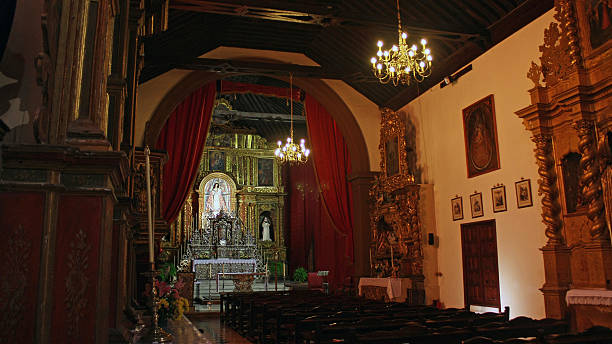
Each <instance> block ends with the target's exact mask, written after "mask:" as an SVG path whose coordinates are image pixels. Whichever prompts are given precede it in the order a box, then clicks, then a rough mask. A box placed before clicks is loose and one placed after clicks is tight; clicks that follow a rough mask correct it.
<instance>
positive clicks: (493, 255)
mask: <svg viewBox="0 0 612 344" xmlns="http://www.w3.org/2000/svg"><path fill="white" fill-rule="evenodd" d="M461 248H462V254H463V285H464V298H465V305H466V306H469V305H478V306H486V307H497V308H499V309H500V311H501V304H500V297H499V271H498V267H497V235H496V232H495V220H488V221H480V222H474V223H466V224H462V225H461Z"/></svg>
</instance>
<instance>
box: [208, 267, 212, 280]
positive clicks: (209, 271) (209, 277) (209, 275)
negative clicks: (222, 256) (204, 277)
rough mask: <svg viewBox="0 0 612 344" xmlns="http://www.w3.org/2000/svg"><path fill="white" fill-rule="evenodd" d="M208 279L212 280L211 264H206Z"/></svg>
mask: <svg viewBox="0 0 612 344" xmlns="http://www.w3.org/2000/svg"><path fill="white" fill-rule="evenodd" d="M208 279H212V264H208Z"/></svg>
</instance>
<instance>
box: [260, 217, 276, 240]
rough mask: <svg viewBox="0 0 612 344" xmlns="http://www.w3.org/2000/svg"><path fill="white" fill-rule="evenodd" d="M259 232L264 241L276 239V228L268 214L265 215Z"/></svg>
mask: <svg viewBox="0 0 612 344" xmlns="http://www.w3.org/2000/svg"><path fill="white" fill-rule="evenodd" d="M259 233H260V238H261V240H262V241H274V230H273V229H272V220H271V219H270V217H269V216H268V215H264V216H263V218H262V220H261V222H260V224H259Z"/></svg>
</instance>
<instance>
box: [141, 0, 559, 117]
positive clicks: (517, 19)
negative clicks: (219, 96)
mask: <svg viewBox="0 0 612 344" xmlns="http://www.w3.org/2000/svg"><path fill="white" fill-rule="evenodd" d="M395 6H396V5H395V1H394V0H327V1H322V0H260V1H254V0H223V1H221V0H217V1H206V0H170V8H171V10H170V14H169V18H168V20H169V23H168V30H167V31H166V32H163V33H161V34H158V35H155V36H152V37H149V38H147V39H146V41H145V68H144V69H143V72H142V74H141V80H140V81H141V82H144V81H147V80H150V79H152V78H154V77H155V76H157V75H160V74H162V73H164V72H166V71H168V70H170V69H172V68H182V69H193V70H210V71H224V72H235V73H253V74H262V75H269V76H274V75H282V76H285V77H286V76H287V74H288V72H289V71H291V72H293V73H294V75H295V76H296V77H317V78H327V79H341V80H344V81H345V82H347V83H348V84H349V85H351V86H352V87H353V88H355V89H356V90H357V91H358V92H360V93H362V94H363V95H364V96H365V97H367V98H369V99H370V100H372V101H373V102H374V103H376V104H378V105H380V106H388V107H391V108H392V109H399V108H401V107H402V106H404V105H405V104H407V103H408V102H409V101H411V100H412V99H414V98H416V97H417V96H418V95H419V94H420V93H422V92H424V91H425V90H427V89H429V88H431V87H434V86H437V85H438V84H439V83H440V81H442V80H443V78H444V77H445V76H448V75H451V74H453V73H455V72H457V70H458V69H459V68H461V67H462V66H464V65H465V64H467V63H469V62H470V61H471V60H473V59H474V58H476V57H478V56H479V55H481V54H482V53H483V52H485V51H486V50H487V49H489V48H491V47H492V46H494V45H495V44H497V43H499V42H500V41H502V40H503V39H504V38H506V37H508V36H510V35H511V34H513V33H514V32H516V31H517V30H518V29H520V28H521V27H523V26H525V25H526V24H528V23H529V22H531V21H532V20H534V19H535V18H537V17H538V16H540V15H542V14H544V13H545V12H546V11H548V10H550V9H551V8H552V7H553V0H400V7H401V15H402V24H403V25H402V26H403V28H404V31H406V32H408V33H409V41H414V42H417V40H419V39H420V38H421V37H425V38H427V39H428V41H429V46H430V47H431V49H432V52H433V54H434V61H433V65H432V69H433V72H432V75H431V76H430V77H429V78H428V79H426V80H425V81H424V82H422V83H420V84H416V83H414V84H411V85H410V86H408V87H406V86H399V87H395V86H392V85H381V84H380V83H379V82H378V81H377V80H376V79H375V78H374V77H373V76H372V74H371V70H370V68H371V64H370V62H369V60H370V57H372V56H373V55H374V54H375V52H376V49H377V47H376V42H377V41H378V40H379V39H382V40H383V41H384V42H385V45H386V46H389V45H391V44H393V42H396V41H397V21H396V10H395ZM220 46H227V47H240V48H252V49H264V50H275V51H283V52H296V53H302V54H304V55H306V56H307V57H309V58H310V59H312V60H313V61H315V62H316V63H318V64H319V65H320V67H306V66H297V65H283V64H268V63H261V62H260V63H255V62H245V61H231V60H215V59H198V58H197V57H198V56H200V55H202V54H204V53H206V52H208V51H211V50H213V49H215V48H217V47H220Z"/></svg>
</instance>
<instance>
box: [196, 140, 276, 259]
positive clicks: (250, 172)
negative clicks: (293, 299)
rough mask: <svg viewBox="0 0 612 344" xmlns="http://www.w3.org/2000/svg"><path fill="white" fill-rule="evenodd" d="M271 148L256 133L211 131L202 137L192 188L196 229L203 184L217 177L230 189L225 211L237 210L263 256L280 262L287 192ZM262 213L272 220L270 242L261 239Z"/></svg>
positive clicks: (202, 207) (203, 206)
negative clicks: (200, 151)
mask: <svg viewBox="0 0 612 344" xmlns="http://www.w3.org/2000/svg"><path fill="white" fill-rule="evenodd" d="M275 148H276V147H275V146H274V145H273V144H272V145H271V144H269V143H268V142H267V140H266V139H264V138H263V137H261V136H259V135H252V134H242V133H238V134H236V133H224V132H219V131H218V130H213V131H212V132H211V134H210V135H209V136H208V138H207V140H206V146H205V147H204V152H203V155H202V161H201V163H200V169H199V174H198V178H197V179H196V182H195V183H194V185H195V187H194V188H195V189H196V191H195V192H196V193H197V194H198V198H197V199H198V217H199V219H200V221H198V222H199V225H200V227H199V228H202V225H203V218H202V216H203V214H204V213H205V209H206V199H205V198H206V196H205V190H204V188H205V185H206V183H207V182H208V181H210V180H212V179H215V178H221V179H222V180H224V181H225V183H226V184H227V185H228V186H229V187H230V188H231V189H232V192H231V195H230V197H229V203H230V204H229V205H228V208H229V210H230V211H231V212H236V213H237V216H238V217H239V218H240V220H241V221H242V223H243V225H244V228H245V230H247V231H248V232H249V233H251V235H252V236H253V237H254V238H256V241H257V245H258V247H259V248H260V249H262V250H263V255H264V256H265V257H267V258H268V259H273V260H282V261H284V260H285V259H286V246H285V210H284V206H285V197H286V195H287V194H286V193H285V190H284V186H283V181H282V176H281V173H280V172H281V167H280V165H279V164H278V162H277V161H276V159H275V158H274V149H275ZM260 160H263V162H265V163H262V162H260ZM263 216H267V217H268V218H269V220H270V221H271V222H272V225H271V227H270V229H271V237H272V240H270V241H264V240H262V239H263V238H262V233H261V232H262V228H261V222H262V219H263Z"/></svg>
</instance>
